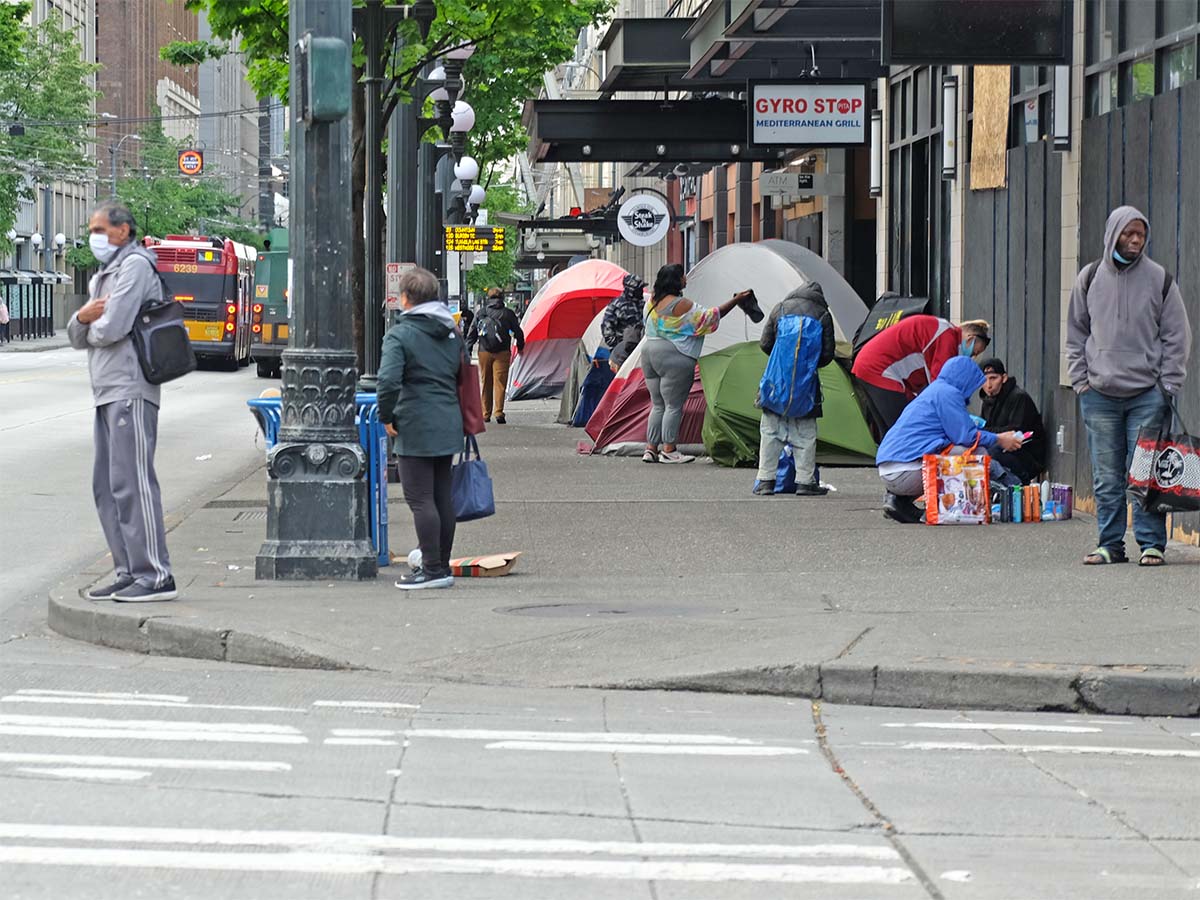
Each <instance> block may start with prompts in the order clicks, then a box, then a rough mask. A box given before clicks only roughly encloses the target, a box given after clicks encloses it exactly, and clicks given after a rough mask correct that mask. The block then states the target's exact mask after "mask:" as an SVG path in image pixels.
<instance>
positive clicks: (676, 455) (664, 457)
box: [658, 450, 696, 464]
mask: <svg viewBox="0 0 1200 900" xmlns="http://www.w3.org/2000/svg"><path fill="white" fill-rule="evenodd" d="M695 459H696V457H694V456H688V455H687V454H686V453H680V452H679V451H678V450H672V451H671V452H670V453H668V452H667V451H665V450H664V451H663V452H662V453H660V454H658V461H659V462H660V463H676V464H678V463H690V462H692V461H694V460H695Z"/></svg>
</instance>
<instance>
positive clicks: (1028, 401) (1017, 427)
mask: <svg viewBox="0 0 1200 900" xmlns="http://www.w3.org/2000/svg"><path fill="white" fill-rule="evenodd" d="M979 396H980V398H982V400H983V410H982V415H983V418H984V421H986V422H987V424H986V425H985V426H984V427H985V428H986V429H987V430H988V431H991V432H995V433H996V434H999V433H1001V432H1004V431H1032V432H1033V437H1031V438H1030V439H1029V440H1028V441H1026V442H1025V444H1024V445H1023V446H1022V447H1021V449H1020V450H1017V451H1015V452H1014V453H1013V454H1012V455H1013V456H1016V457H1018V458H1019V459H1021V460H1022V461H1024V462H1026V463H1028V464H1029V466H1028V468H1029V471H1031V472H1034V473H1037V472H1041V471H1042V469H1044V468H1045V466H1046V426H1045V423H1043V422H1042V416H1041V414H1040V413H1039V412H1038V408H1037V404H1035V403H1034V402H1033V398H1032V397H1030V396H1029V394H1027V393H1025V391H1023V390H1021V389H1020V388H1019V387H1018V386H1017V379H1015V378H1013V377H1012V376H1011V375H1009V376H1008V381H1006V382H1004V384H1003V385H1002V386H1001V387H1000V393H999V394H997V395H996V396H995V397H989V396H988V395H987V394H985V393H984V392H983V391H980V392H979Z"/></svg>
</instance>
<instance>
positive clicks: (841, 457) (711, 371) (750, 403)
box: [700, 341, 876, 466]
mask: <svg viewBox="0 0 1200 900" xmlns="http://www.w3.org/2000/svg"><path fill="white" fill-rule="evenodd" d="M766 367H767V356H766V354H765V353H763V352H762V350H761V349H759V346H758V342H757V341H750V342H747V343H743V344H734V345H733V346H732V347H726V348H725V349H723V350H718V351H716V352H715V353H711V354H708V355H707V356H702V357H700V380H701V382H702V383H703V385H704V397H705V402H706V405H707V408H706V410H705V413H704V429H703V431H702V435H703V438H704V448H705V450H707V451H708V453H709V455H710V456H711V457H712V458H713V459H714V460H716V461H717V462H718V463H720V464H721V465H723V466H752V465H757V464H758V423H759V418H760V412H759V409H758V407H756V406H755V405H754V400H755V398H756V397H757V396H758V383H759V382H760V381H761V380H762V375H763V370H764V369H766ZM820 375H821V392H822V394H823V395H824V398H825V399H824V402H823V413H824V414H823V415H822V416H821V418H820V419H818V420H817V462H818V463H825V464H826V465H835V464H842V465H860V466H861V465H874V463H875V450H876V446H875V442H874V441H873V440H872V439H871V432H870V429H868V428H867V420H866V418H865V417H864V416H863V411H862V407H861V406H860V405H859V402H858V397H857V396H855V393H854V388H853V387H852V386H851V384H850V376H849V375H848V374H847V373H846V370H845V369H844V368H842V365H841V363H840V362H839V361H838V360H834V362H832V363H830V364H829V365H827V366H825V368H823V369H821V370H820Z"/></svg>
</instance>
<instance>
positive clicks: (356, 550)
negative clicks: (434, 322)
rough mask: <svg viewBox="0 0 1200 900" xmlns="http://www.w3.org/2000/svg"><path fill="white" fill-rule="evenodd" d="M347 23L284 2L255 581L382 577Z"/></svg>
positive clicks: (329, 5)
mask: <svg viewBox="0 0 1200 900" xmlns="http://www.w3.org/2000/svg"><path fill="white" fill-rule="evenodd" d="M350 18H351V0H292V2H291V9H290V46H291V48H292V53H291V76H290V77H291V82H290V91H291V97H292V107H291V109H292V112H293V114H294V116H295V119H294V121H293V124H292V141H291V172H292V176H293V178H292V184H293V186H294V190H293V191H292V192H291V208H290V229H291V230H290V236H289V242H290V246H291V247H292V260H293V284H292V291H293V298H292V302H293V310H292V322H291V333H290V335H289V338H288V349H287V350H285V351H284V352H283V381H282V394H283V396H282V400H281V403H282V421H281V424H280V429H279V441H278V443H277V444H276V445H275V446H274V447H273V448H272V449H271V452H270V453H269V454H268V455H267V475H268V482H267V498H268V503H267V539H266V541H265V542H264V543H263V545H262V548H261V549H260V550H259V552H258V557H257V559H256V560H255V575H256V576H257V577H258V578H262V579H272V580H281V579H296V580H317V579H320V580H327V579H335V578H340V579H368V578H374V577H375V575H376V574H377V571H378V563H377V560H376V556H375V551H374V549H373V548H372V546H371V541H370V532H369V529H368V509H369V505H368V504H369V500H368V494H367V484H366V482H365V481H364V479H363V476H364V473H365V471H366V466H367V458H366V453H365V451H364V450H363V448H362V446H361V445H360V444H359V442H358V429H357V426H356V423H355V419H356V404H355V388H356V385H357V382H358V371H357V368H356V364H355V363H356V360H355V353H354V350H353V335H352V329H351V316H350V303H351V291H350V256H351V253H352V244H351V228H352V227H354V226H352V218H353V209H352V204H351V199H350V191H349V189H348V186H349V184H350V147H351V141H350V118H349V112H350V92H351V90H352V83H351V72H350V54H351V46H352V44H351V31H350ZM357 227H362V226H361V223H359V224H358V225H357Z"/></svg>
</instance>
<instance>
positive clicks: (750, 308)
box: [738, 291, 765, 324]
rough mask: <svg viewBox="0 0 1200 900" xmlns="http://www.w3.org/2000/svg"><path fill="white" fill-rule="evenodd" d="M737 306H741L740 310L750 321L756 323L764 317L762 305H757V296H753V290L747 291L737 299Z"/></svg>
mask: <svg viewBox="0 0 1200 900" xmlns="http://www.w3.org/2000/svg"><path fill="white" fill-rule="evenodd" d="M738 306H740V307H741V308H742V312H744V313H745V314H746V318H748V319H749V320H750V321H751V322H754V323H756V324H757V323H758V322H761V321H762V320H763V319H764V318H765V315H764V314H763V311H762V307H761V306H759V305H758V298H757V297H755V296H754V291H747V292H746V296H745V297H743V298H742V299H741V300H739V301H738Z"/></svg>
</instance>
